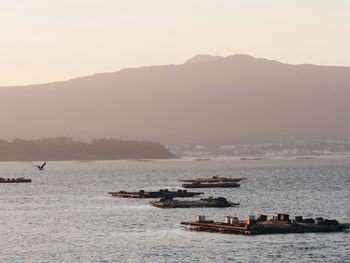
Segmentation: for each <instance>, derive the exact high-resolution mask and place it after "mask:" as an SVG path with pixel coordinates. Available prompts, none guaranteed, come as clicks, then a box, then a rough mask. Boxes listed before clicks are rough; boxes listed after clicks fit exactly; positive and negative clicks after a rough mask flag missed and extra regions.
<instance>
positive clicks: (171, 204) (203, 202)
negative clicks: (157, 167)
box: [149, 197, 239, 208]
mask: <svg viewBox="0 0 350 263" xmlns="http://www.w3.org/2000/svg"><path fill="white" fill-rule="evenodd" d="M149 203H150V204H151V205H152V206H155V207H159V208H190V207H231V206H238V205H239V202H230V201H227V199H226V198H224V197H218V198H213V197H209V198H201V199H200V200H186V201H182V200H174V199H172V198H163V199H160V200H159V201H151V202H149Z"/></svg>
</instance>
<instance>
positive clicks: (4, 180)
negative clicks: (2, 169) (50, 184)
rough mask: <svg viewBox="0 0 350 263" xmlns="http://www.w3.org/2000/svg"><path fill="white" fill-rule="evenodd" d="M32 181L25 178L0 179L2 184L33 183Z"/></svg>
mask: <svg viewBox="0 0 350 263" xmlns="http://www.w3.org/2000/svg"><path fill="white" fill-rule="evenodd" d="M31 182H32V180H31V179H26V178H24V177H19V178H4V177H0V183H2V184H6V183H7V184H9V183H31Z"/></svg>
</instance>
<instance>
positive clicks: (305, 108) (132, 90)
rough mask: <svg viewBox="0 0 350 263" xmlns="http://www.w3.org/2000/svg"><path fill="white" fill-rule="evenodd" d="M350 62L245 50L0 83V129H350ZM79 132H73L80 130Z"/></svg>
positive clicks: (322, 133) (247, 133)
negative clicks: (287, 58)
mask: <svg viewBox="0 0 350 263" xmlns="http://www.w3.org/2000/svg"><path fill="white" fill-rule="evenodd" d="M349 86H350V68H349V67H336V66H317V65H312V66H310V65H305V64H300V65H290V64H284V63H280V62H277V61H274V60H266V59H260V58H259V59H257V58H253V57H251V56H249V55H233V56H229V57H224V58H220V59H218V60H215V61H211V62H205V63H189V64H188V63H185V64H181V65H165V66H147V67H140V68H131V69H124V70H120V71H117V72H113V73H100V74H95V75H92V76H86V77H81V78H76V79H71V80H67V81H62V82H53V83H49V84H40V85H31V86H16V87H7V88H4V87H3V88H0V119H1V120H2V124H3V125H2V127H3V128H2V130H1V131H0V138H13V137H21V138H23V137H24V136H25V137H35V138H38V137H39V138H40V137H56V136H61V135H63V136H69V137H74V138H81V137H84V138H95V137H115V138H127V139H129V138H131V139H149V140H155V141H160V142H162V143H166V144H168V143H172V142H176V141H186V140H190V141H193V142H196V141H201V142H203V141H204V142H214V141H220V143H233V142H236V141H239V142H249V141H256V140H258V141H271V140H274V141H276V140H280V139H293V138H296V139H300V138H344V137H347V136H349V135H350V124H348V121H347V116H348V115H349V114H350V108H349V106H348V102H347V101H348V98H350V90H349ZM84 138H83V139H84Z"/></svg>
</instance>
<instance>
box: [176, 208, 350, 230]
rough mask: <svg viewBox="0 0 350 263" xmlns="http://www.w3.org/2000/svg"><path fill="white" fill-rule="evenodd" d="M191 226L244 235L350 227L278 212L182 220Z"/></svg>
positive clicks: (333, 221) (319, 218)
mask: <svg viewBox="0 0 350 263" xmlns="http://www.w3.org/2000/svg"><path fill="white" fill-rule="evenodd" d="M181 224H183V225H187V226H190V228H189V229H190V230H195V231H208V232H222V233H231V234H243V235H261V234H290V233H317V232H339V231H343V230H346V229H349V227H350V224H349V223H339V222H338V221H337V220H328V219H323V218H322V217H318V218H316V219H313V218H306V219H303V217H302V216H295V217H294V218H293V219H292V220H290V219H289V215H288V214H282V213H280V214H278V215H277V216H274V217H273V218H272V219H270V220H267V216H266V215H260V216H259V217H258V218H257V219H255V216H249V217H248V218H247V219H246V220H239V219H238V218H237V217H230V216H227V217H225V221H224V222H214V221H212V220H206V219H205V216H197V217H196V221H190V222H187V221H185V222H181Z"/></svg>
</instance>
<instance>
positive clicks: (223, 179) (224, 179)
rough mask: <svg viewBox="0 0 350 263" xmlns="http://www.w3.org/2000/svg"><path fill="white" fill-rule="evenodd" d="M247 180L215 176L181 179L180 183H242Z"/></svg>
mask: <svg viewBox="0 0 350 263" xmlns="http://www.w3.org/2000/svg"><path fill="white" fill-rule="evenodd" d="M246 179H247V178H232V177H219V176H213V177H211V178H195V179H180V180H179V182H183V183H220V182H234V183H237V182H240V181H242V180H246Z"/></svg>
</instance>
